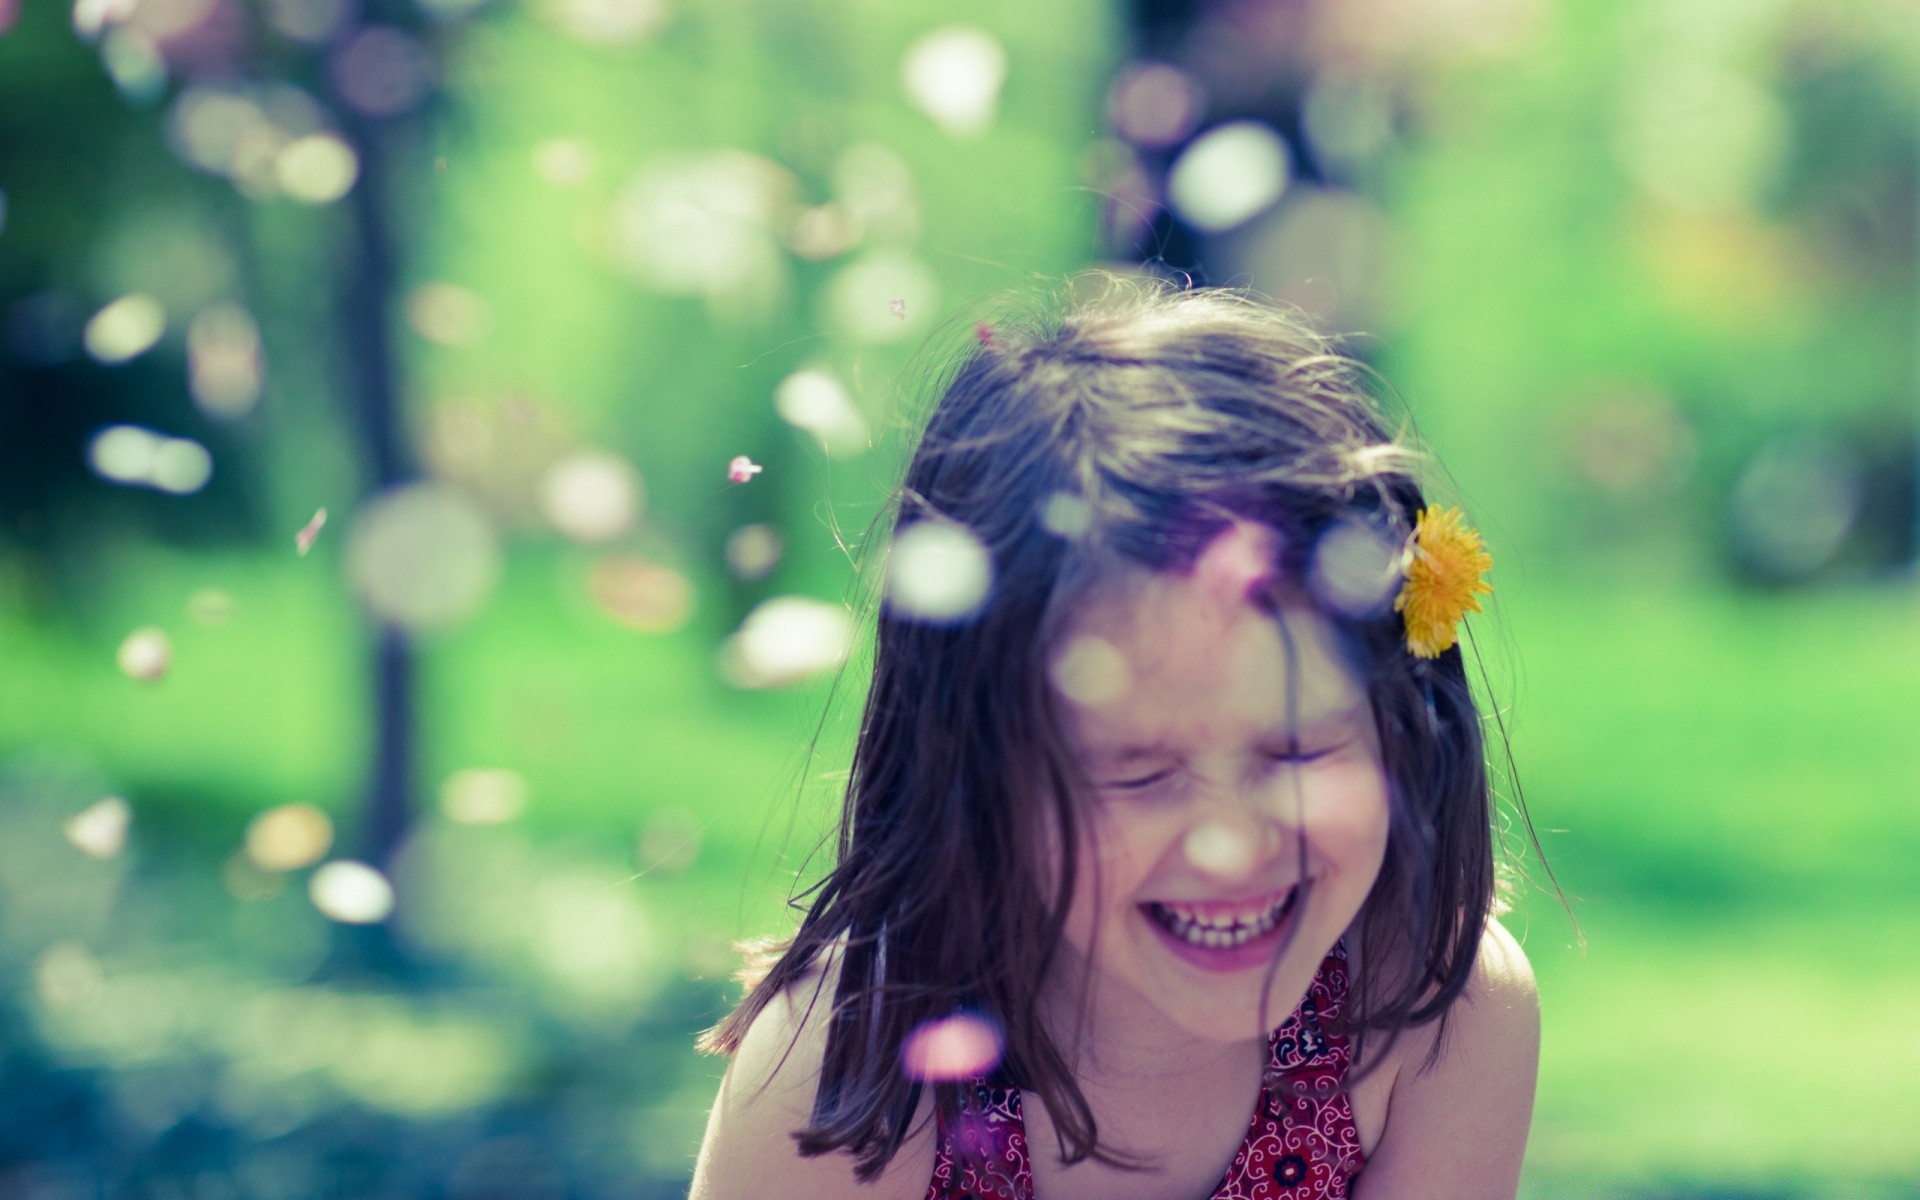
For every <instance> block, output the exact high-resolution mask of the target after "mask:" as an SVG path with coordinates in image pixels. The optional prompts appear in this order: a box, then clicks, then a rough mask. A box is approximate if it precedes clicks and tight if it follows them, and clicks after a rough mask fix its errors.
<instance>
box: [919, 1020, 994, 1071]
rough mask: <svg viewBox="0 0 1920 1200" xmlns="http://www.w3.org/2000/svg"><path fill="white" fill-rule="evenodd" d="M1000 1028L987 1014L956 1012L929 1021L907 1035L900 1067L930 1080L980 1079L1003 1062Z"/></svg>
mask: <svg viewBox="0 0 1920 1200" xmlns="http://www.w3.org/2000/svg"><path fill="white" fill-rule="evenodd" d="M1003 1050H1004V1045H1003V1043H1002V1041H1001V1037H1000V1030H999V1029H998V1028H997V1027H995V1026H994V1024H993V1023H992V1022H990V1021H988V1020H986V1019H985V1018H984V1017H979V1016H975V1015H973V1014H971V1013H955V1014H954V1015H953V1016H950V1017H941V1018H939V1019H938V1020H933V1021H928V1022H926V1023H925V1024H923V1025H920V1026H919V1027H918V1028H916V1029H915V1030H914V1031H913V1032H912V1033H910V1034H908V1035H907V1040H906V1042H905V1043H904V1044H903V1045H902V1046H901V1048H900V1067H901V1069H902V1070H903V1071H905V1072H906V1073H907V1075H908V1076H909V1077H911V1078H914V1079H919V1080H923V1081H925V1082H928V1083H933V1082H940V1081H945V1080H956V1079H978V1078H979V1077H980V1076H982V1075H985V1074H986V1073H987V1072H989V1071H991V1070H993V1068H994V1067H996V1066H998V1065H999V1063H1000V1055H1001V1053H1002V1052H1003Z"/></svg>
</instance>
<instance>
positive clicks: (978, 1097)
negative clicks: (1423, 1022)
mask: <svg viewBox="0 0 1920 1200" xmlns="http://www.w3.org/2000/svg"><path fill="white" fill-rule="evenodd" d="M1347 987H1348V980H1347V950H1346V946H1345V944H1344V943H1341V944H1337V945H1335V946H1334V948H1333V953H1331V954H1329V955H1327V957H1326V958H1325V959H1324V960H1323V961H1322V962H1321V964H1320V970H1319V971H1318V972H1317V973H1315V975H1314V977H1313V983H1312V984H1311V985H1309V986H1308V988H1307V994H1306V995H1305V996H1304V997H1302V998H1301V1001H1300V1006H1299V1007H1298V1008H1296V1009H1294V1010H1293V1015H1292V1016H1290V1017H1288V1018H1287V1019H1286V1020H1285V1021H1283V1022H1281V1024H1280V1027H1279V1028H1278V1029H1276V1030H1274V1031H1273V1035H1272V1037H1271V1038H1270V1039H1269V1041H1268V1044H1269V1046H1270V1051H1269V1057H1268V1060H1267V1086H1266V1087H1265V1088H1263V1089H1262V1090H1261V1093H1260V1103H1259V1104H1258V1105H1257V1106H1256V1107H1255V1109H1254V1112H1253V1123H1252V1125H1251V1127H1250V1128H1248V1130H1247V1136H1246V1138H1245V1140H1243V1141H1242V1142H1241V1143H1240V1150H1239V1152H1238V1153H1237V1154H1235V1155H1234V1158H1233V1164H1232V1165H1231V1166H1229V1167H1228V1168H1227V1173H1226V1176H1225V1177H1224V1178H1222V1179H1221V1180H1220V1182H1219V1184H1218V1185H1217V1186H1216V1187H1215V1188H1214V1189H1213V1193H1212V1197H1211V1200H1335V1198H1344V1197H1345V1196H1346V1194H1347V1188H1348V1185H1349V1184H1351V1183H1352V1181H1353V1177H1354V1176H1356V1175H1358V1174H1359V1173H1360V1167H1361V1165H1362V1163H1363V1161H1364V1159H1363V1157H1362V1155H1361V1153H1360V1133H1359V1130H1358V1129H1357V1128H1356V1127H1355V1126H1354V1122H1353V1105H1352V1104H1351V1103H1350V1102H1349V1100H1348V1097H1347V1094H1346V1093H1345V1092H1343V1091H1340V1090H1339V1085H1340V1079H1341V1077H1342V1076H1344V1075H1345V1074H1346V1071H1347V1063H1348V1050H1347V1038H1346V1035H1345V1034H1344V1033H1342V1032H1340V1020H1339V1018H1340V1008H1341V1006H1342V1005H1343V1004H1344V1003H1345V1002H1346V999H1347ZM926 1200H1033V1168H1032V1166H1031V1165H1030V1164H1029V1163H1028V1161H1027V1131H1026V1125H1025V1124H1024V1122H1023V1121H1022V1120H1021V1117H1020V1091H1019V1089H1018V1088H1013V1087H1005V1086H999V1085H998V1084H997V1083H996V1082H995V1081H993V1080H982V1081H980V1082H977V1083H976V1084H975V1085H974V1089H973V1098H972V1101H971V1102H970V1103H969V1104H968V1106H967V1108H966V1110H965V1111H964V1112H963V1113H962V1114H961V1116H960V1119H959V1121H958V1122H956V1123H955V1125H953V1126H949V1125H947V1124H946V1123H945V1122H942V1123H941V1124H940V1128H939V1143H938V1149H937V1151H936V1153H935V1156H934V1163H933V1182H932V1183H931V1184H930V1185H929V1186H928V1188H927V1197H926Z"/></svg>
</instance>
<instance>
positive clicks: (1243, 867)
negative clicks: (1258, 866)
mask: <svg viewBox="0 0 1920 1200" xmlns="http://www.w3.org/2000/svg"><path fill="white" fill-rule="evenodd" d="M1180 848H1181V850H1182V851H1183V852H1184V853H1185V854H1186V856H1187V861H1188V862H1190V863H1192V864H1193V865H1194V866H1196V867H1199V868H1200V869H1201V870H1202V871H1205V872H1206V873H1207V874H1209V875H1217V876H1221V877H1225V878H1240V877H1242V876H1245V875H1247V874H1249V873H1250V872H1251V871H1252V870H1253V867H1254V864H1255V863H1256V862H1257V861H1258V860H1259V856H1260V848H1259V847H1258V846H1256V845H1254V842H1253V839H1252V838H1250V837H1248V836H1247V835H1246V834H1245V833H1242V832H1239V831H1237V830H1233V829H1229V828H1227V827H1226V826H1225V825H1222V824H1220V823H1219V822H1217V821H1203V822H1201V823H1200V824H1198V825H1196V826H1194V827H1193V828H1192V829H1191V830H1189V831H1188V832H1187V836H1186V839H1185V840H1184V841H1182V842H1181V843H1180Z"/></svg>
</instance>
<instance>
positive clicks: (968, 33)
mask: <svg viewBox="0 0 1920 1200" xmlns="http://www.w3.org/2000/svg"><path fill="white" fill-rule="evenodd" d="M900 72H901V81H902V83H903V84H904V86H905V87H906V91H907V96H908V97H909V98H910V99H911V100H912V101H913V102H914V104H915V105H916V106H918V107H919V108H920V110H921V111H923V112H925V113H926V114H927V115H928V116H930V117H932V118H933V119H934V120H935V121H936V122H938V123H939V125H940V127H941V128H943V129H945V130H946V131H947V132H948V133H950V134H953V135H955V136H957V137H971V136H972V135H974V134H977V133H980V132H981V131H983V130H985V129H986V128H987V127H988V126H989V125H991V124H992V123H993V116H994V110H995V109H996V108H997V107H998V105H999V101H1000V88H1001V85H1002V84H1004V83H1005V82H1006V78H1007V52H1006V50H1005V48H1003V47H1002V46H1001V45H1000V42H999V41H998V40H997V39H996V38H994V36H993V35H992V34H990V33H987V32H986V31H985V30H981V29H974V28H972V27H970V26H964V25H953V26H948V27H947V28H944V29H936V30H934V31H933V32H932V33H929V34H927V35H925V36H924V37H922V38H920V40H918V41H916V42H915V43H914V44H913V45H912V46H909V47H908V48H907V53H906V56H905V58H904V59H903V60H902V61H901V65H900Z"/></svg>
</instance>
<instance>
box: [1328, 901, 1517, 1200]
mask: <svg viewBox="0 0 1920 1200" xmlns="http://www.w3.org/2000/svg"><path fill="white" fill-rule="evenodd" d="M1417 1033H1418V1035H1419V1036H1410V1037H1408V1038H1407V1039H1405V1040H1406V1043H1407V1045H1406V1048H1405V1054H1406V1057H1404V1058H1403V1059H1402V1060H1401V1066H1400V1069H1399V1070H1398V1071H1397V1072H1396V1074H1395V1077H1394V1081H1393V1090H1392V1093H1391V1095H1390V1097H1389V1098H1388V1102H1387V1120H1386V1127H1385V1129H1384V1130H1383V1131H1382V1133H1381V1136H1380V1141H1379V1143H1378V1145H1377V1146H1376V1147H1375V1149H1374V1153H1373V1155H1372V1157H1371V1158H1370V1160H1369V1161H1368V1163H1367V1166H1366V1169H1365V1170H1364V1171H1362V1173H1361V1175H1360V1178H1359V1180H1357V1181H1356V1184H1357V1186H1356V1189H1355V1191H1354V1195H1355V1196H1356V1197H1358V1198H1359V1200H1370V1198H1375V1197H1381V1196H1399V1195H1408V1194H1432V1195H1447V1196H1460V1197H1500V1198H1510V1197H1512V1196H1513V1195H1514V1194H1515V1192H1516V1190H1517V1189H1518V1187H1519V1179H1520V1163H1521V1158H1522V1156H1523V1155H1524V1154H1525V1152H1526V1145H1527V1128H1528V1125H1529V1124H1530V1122H1531V1121H1532V1117H1533V1093H1534V1084H1535V1080H1536V1079H1537V1077H1538V1073H1539V1063H1540V995H1539V989H1538V988H1537V987H1536V986H1535V984H1534V978H1533V968H1532V966H1531V965H1530V964H1529V963H1528V962H1527V956H1526V952H1525V951H1524V950H1522V949H1521V948H1520V943H1519V942H1518V941H1517V940H1515V938H1514V937H1513V935H1512V934H1511V933H1509V932H1508V931H1507V929H1506V927H1505V926H1503V925H1501V924H1500V922H1499V921H1498V920H1494V919H1489V920H1488V921H1487V928H1486V932H1485V934H1484V935H1483V936H1482V937H1481V939H1480V948H1479V953H1478V954H1477V955H1476V956H1475V959H1474V965H1473V973H1472V975H1471V976H1470V977H1469V978H1468V980H1467V987H1466V990H1465V991H1464V992H1462V993H1461V995H1460V997H1459V999H1457V1000H1455V1001H1454V1002H1453V1004H1452V1006H1451V1007H1450V1008H1449V1009H1448V1010H1447V1017H1446V1024H1445V1029H1444V1033H1442V1032H1440V1030H1439V1027H1438V1024H1437V1023H1436V1024H1435V1025H1429V1026H1425V1027H1423V1028H1422V1029H1420V1030H1418V1031H1417ZM1436 1037H1437V1038H1438V1047H1437V1052H1436V1048H1435V1038H1436Z"/></svg>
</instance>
